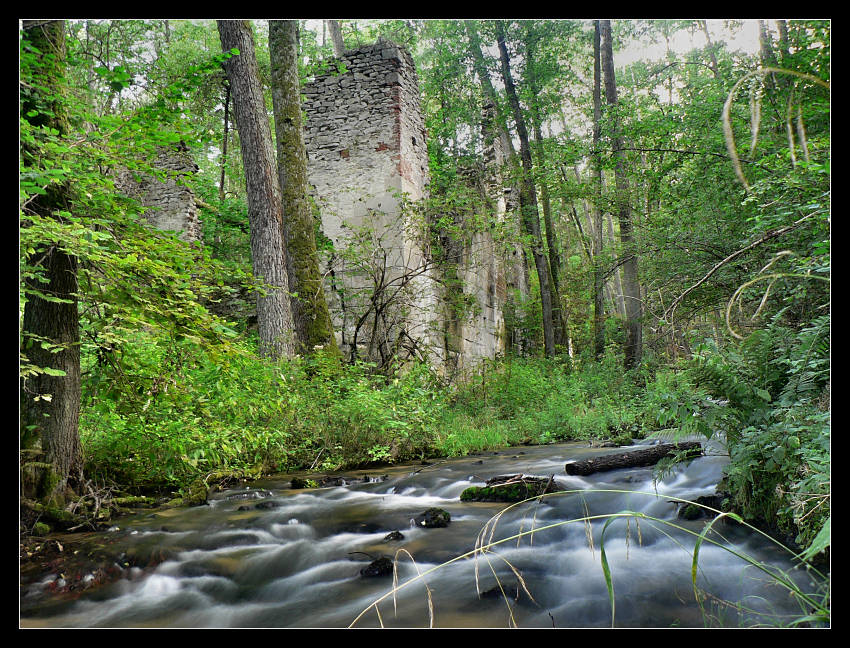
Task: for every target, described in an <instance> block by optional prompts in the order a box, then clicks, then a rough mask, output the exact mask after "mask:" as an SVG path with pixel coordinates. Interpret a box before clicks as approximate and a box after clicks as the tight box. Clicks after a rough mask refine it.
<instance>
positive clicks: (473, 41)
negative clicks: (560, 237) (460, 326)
mask: <svg viewBox="0 0 850 648" xmlns="http://www.w3.org/2000/svg"><path fill="white" fill-rule="evenodd" d="M465 24H466V33H467V36H468V38H469V53H470V54H471V56H472V64H473V68H474V69H475V74H476V75H477V76H478V81H479V83H480V84H481V90H482V93H483V95H484V98H485V102H489V103H490V104H491V105H492V111H489V110H488V109H487V107H486V106H485V119H486V115H487V114H488V113H489V114H491V115H492V120H491V123H489V124H488V125H487V126H488V132H490V133H494V134H495V135H494V137H497V138H498V140H499V144H500V146H501V151H502V152H503V153H504V155H505V156H506V158H507V161H508V162H509V163H510V166H511V167H514V166H515V165H516V164H517V153H516V150H515V149H514V145H513V141H512V139H511V135H510V133H509V132H508V130H507V126H506V125H505V119H504V115H502V114H501V111H500V110H499V99H498V96H497V95H496V90H495V88H494V87H493V83H492V82H491V81H490V74H489V73H488V71H487V64H486V62H485V60H484V53H483V52H482V51H481V40H480V39H479V36H478V30H477V29H476V27H475V23H474V21H472V20H467V21H465ZM503 162H504V160H502V159H494V164H495V165H496V176H497V179H498V181H499V183H500V184H501V183H502V182H505V178H504V177H503V171H502V169H501V166H502V164H503ZM500 188H501V187H500ZM508 189H509V197H507V198H505V211H506V212H507V213H511V212H513V211H514V210H515V208H516V203H517V198H518V196H519V194H520V188H519V185H518V184H517V183H516V181H515V180H511V181H510V185H509V187H508ZM518 225H519V230H520V232H518V233H521V230H522V224H521V223H519V224H518ZM513 256H514V257H516V264H515V267H514V268H513V270H514V272H515V276H516V280H517V289H518V291H519V297H520V301H521V303H525V302H526V301H527V300H528V298H529V292H530V288H529V270H528V259H527V257H526V254H525V249H524V247H523V245H522V243H521V242H515V243H514V244H513ZM512 334H513V337H512V340H511V343H512V344H513V346H515V347H516V349H517V350H518V351H519V352H522V351H524V350H526V349H529V348H530V346H531V344H530V341H529V339H528V336H527V334H526V332H525V331H523V330H521V329H520V328H519V327H517V328H516V329H514V330H513V331H512Z"/></svg>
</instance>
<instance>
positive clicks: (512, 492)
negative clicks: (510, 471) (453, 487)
mask: <svg viewBox="0 0 850 648" xmlns="http://www.w3.org/2000/svg"><path fill="white" fill-rule="evenodd" d="M559 490H562V489H561V488H559V487H558V485H557V484H556V483H555V480H554V478H553V477H529V476H526V475H505V476H500V477H494V478H493V479H490V480H488V481H487V485H486V486H470V487H469V488H467V489H466V490H464V491H463V492H462V493H461V494H460V501H461V502H522V501H523V500H527V499H531V498H532V497H538V496H540V495H543V494H545V493H554V492H557V491H559Z"/></svg>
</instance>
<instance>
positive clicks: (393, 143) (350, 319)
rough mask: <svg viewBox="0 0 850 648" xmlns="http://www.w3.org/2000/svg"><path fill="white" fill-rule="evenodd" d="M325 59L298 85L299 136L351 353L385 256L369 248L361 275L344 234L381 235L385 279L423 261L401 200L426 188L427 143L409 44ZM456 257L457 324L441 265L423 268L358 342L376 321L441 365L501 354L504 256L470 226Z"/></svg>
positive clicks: (367, 351)
mask: <svg viewBox="0 0 850 648" xmlns="http://www.w3.org/2000/svg"><path fill="white" fill-rule="evenodd" d="M328 63H329V68H330V71H329V72H327V73H324V74H321V75H318V76H317V77H316V78H315V79H314V80H313V81H312V82H310V83H308V84H307V85H306V86H305V87H304V89H303V93H304V97H305V101H304V104H303V107H304V110H305V113H306V116H307V119H306V122H305V138H304V139H305V145H306V148H307V166H308V176H309V180H310V183H311V185H312V186H313V188H314V199H315V201H316V203H317V207H318V209H319V211H320V214H321V225H322V231H323V233H324V235H325V236H327V237H328V238H330V239H331V241H332V242H333V244H334V248H335V250H337V254H336V255H334V256H329V257H327V258H326V259H324V261H323V263H324V265H325V267H324V269H323V273H324V274H325V276H327V277H329V282H328V285H329V290H328V291H327V292H326V294H327V297H328V305H329V307H330V309H331V313H332V317H333V318H334V328H335V330H336V331H337V332H338V333H337V334H338V340H337V342H338V343H339V345H340V348H342V349H343V350H345V351H347V352H349V353H350V352H351V348H350V345H351V343H352V337H353V333H354V328H355V327H356V325H357V321H358V320H359V315H360V313H362V312H363V311H364V309H365V308H366V307H367V305H368V303H367V302H365V301H364V298H366V297H367V296H368V295H369V294H370V290H371V289H372V287H373V286H374V281H373V279H372V278H371V276H374V275H375V274H380V270H381V267H382V264H383V256H382V255H376V258H374V259H372V260H374V263H372V264H371V266H370V267H369V268H368V270H369V272H366V273H363V272H362V270H364V267H363V266H365V265H369V264H360V266H361V267H359V268H358V267H354V265H355V264H352V263H351V260H350V259H349V260H347V261H346V260H344V259H343V258H341V257H344V256H346V255H345V254H344V253H342V252H341V251H342V250H344V249H349V250H351V249H352V246H353V245H355V244H354V243H353V242H352V241H353V238H352V232H354V231H357V230H358V228H361V227H363V226H371V227H372V228H373V229H374V230H375V231H376V232H378V233H379V234H380V238H381V241H380V242H378V241H377V240H373V241H372V243H371V246H372V250H374V251H376V252H377V250H379V249H382V250H386V251H387V253H388V254H387V261H386V266H387V269H388V271H389V272H388V276H389V277H391V279H390V280H391V281H392V278H395V279H399V278H400V277H402V276H404V275H405V273H407V274H411V273H418V271H419V270H421V269H422V268H423V267H428V266H429V265H430V264H431V257H430V253H429V249H428V237H427V236H424V235H423V226H424V216H423V215H422V214H421V213H420V212H421V207H420V209H419V210H418V211H417V210H416V209H406V208H405V207H404V205H405V204H406V202H405V201H413V202H415V201H419V200H421V199H423V198H425V197H427V193H428V182H429V176H428V150H427V141H426V132H425V125H424V118H423V114H422V110H421V107H420V98H419V85H418V80H417V77H416V69H415V66H414V63H413V59H412V57H411V56H410V54H409V52H407V50H406V49H405V48H403V47H399V46H398V45H396V44H395V43H392V42H390V41H388V40H384V39H379V40H378V42H376V43H375V44H374V45H368V46H366V47H361V48H359V49H356V50H350V51H347V52H346V53H345V54H344V55H343V56H342V57H340V58H335V59H331V60H330V61H329V62H328ZM340 66H342V67H343V68H344V71H343V72H341V73H340V72H339V71H338V70H339V68H340ZM400 195H404V200H400ZM503 202H504V201H503ZM500 210H501V211H502V212H503V211H504V207H500ZM369 245H370V244H367V247H368V246H369ZM364 252H365V250H364ZM365 256H366V255H364V254H361V258H363V257H365ZM458 257H459V259H460V260H461V261H460V264H459V267H458V271H457V278H458V279H460V280H461V281H462V284H463V286H464V292H465V293H466V294H467V295H472V296H474V298H475V301H476V304H477V308H474V309H473V312H472V313H471V314H469V316H468V317H466V318H465V319H464V320H463V321H453V319H452V316H451V315H449V314H447V312H446V311H447V309H446V308H445V307H444V306H445V304H444V303H443V295H444V292H443V291H444V288H443V287H442V286H441V285H440V283H439V279H440V276H439V274H438V272H439V270H438V269H436V268H433V269H429V270H428V271H427V272H422V273H421V274H417V276H416V277H415V278H413V279H412V281H411V282H410V284H409V285H408V290H407V295H406V297H405V299H403V300H400V301H399V303H398V304H396V308H394V309H393V310H392V313H391V314H390V315H389V317H388V321H386V322H383V321H382V322H378V323H377V324H376V323H375V322H369V323H368V324H367V325H365V326H364V327H362V328H361V330H360V331H359V332H358V337H357V343H358V345H359V344H366V343H367V339H365V338H368V337H369V336H368V334H367V335H364V329H365V330H366V331H371V330H372V328H371V327H372V326H376V327H377V329H380V327H381V326H384V327H385V329H386V330H385V331H384V333H385V334H386V340H387V342H388V344H389V345H390V346H392V345H393V344H395V345H396V346H401V347H405V344H404V342H405V340H407V341H411V340H415V346H416V347H417V349H418V350H419V351H420V352H421V351H423V350H425V349H427V353H425V354H423V355H426V356H427V359H429V360H431V361H432V362H434V363H435V364H438V365H446V364H450V365H451V366H452V367H463V366H468V365H471V364H474V362H475V361H476V360H478V359H481V358H493V357H494V356H495V355H496V354H498V353H502V352H504V350H505V335H504V316H503V313H502V305H503V304H504V302H505V295H506V283H505V272H504V267H503V266H504V262H503V261H502V260H501V259H500V258H499V255H498V253H497V250H496V244H495V242H494V241H493V238H492V236H490V234H489V232H476V233H473V234H471V235H470V236H468V237H467V240H466V242H465V243H464V245H463V249H462V250H459V252H458ZM358 270H359V271H361V272H360V273H359V274H360V276H358ZM357 296H360V302H359V303H357V302H356V298H357ZM402 331H403V333H402ZM402 338H404V339H402ZM367 346H368V345H367ZM357 351H358V355H359V356H360V357H371V358H372V359H375V357H374V351H375V350H374V349H373V348H365V347H364V348H363V349H358V350H357Z"/></svg>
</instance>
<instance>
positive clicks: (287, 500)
mask: <svg viewBox="0 0 850 648" xmlns="http://www.w3.org/2000/svg"><path fill="white" fill-rule="evenodd" d="M605 452H610V450H609V451H606V450H600V449H590V448H587V447H586V446H585V445H584V444H578V443H567V444H558V445H550V446H543V447H529V448H521V449H516V448H511V449H506V450H503V451H500V452H498V453H493V452H487V453H480V454H478V455H477V456H472V457H466V458H462V459H450V460H446V461H434V463H433V464H432V465H429V466H424V467H423V466H422V465H421V464H416V465H413V464H410V465H402V466H393V467H392V468H389V469H377V470H370V471H365V472H364V471H356V472H349V473H346V474H348V475H351V476H357V477H362V476H363V475H364V474H367V475H370V476H372V477H381V476H383V475H388V478H387V479H385V480H380V479H377V480H375V481H372V482H369V483H356V484H350V485H346V486H340V487H333V488H319V489H303V490H293V489H291V488H290V483H289V481H290V478H291V476H280V477H279V478H278V479H274V478H269V479H265V480H263V481H262V482H256V483H253V484H251V485H250V488H247V487H243V488H237V489H233V490H228V491H224V492H220V493H216V494H214V495H213V496H212V497H211V500H210V503H209V505H208V506H200V507H194V508H188V509H179V510H175V509H172V510H166V511H162V512H158V513H154V514H151V513H150V512H147V513H143V514H140V515H139V516H137V517H135V518H130V519H125V520H121V522H120V523H119V524H120V528H119V529H118V530H116V531H114V532H113V533H114V534H118V536H120V537H118V538H117V540H116V541H117V542H118V543H119V544H120V546H121V547H122V548H125V550H126V552H127V554H128V555H130V554H134V552H135V554H144V553H145V552H148V553H151V552H153V551H154V550H156V551H161V550H162V551H166V552H167V556H168V558H167V559H166V560H165V561H164V562H161V563H160V564H158V565H157V566H156V567H154V568H151V569H148V570H145V571H143V570H141V569H139V568H138V567H134V568H129V569H128V570H127V577H125V578H121V579H119V580H117V581H116V582H114V583H112V584H109V585H105V586H102V587H100V588H93V589H92V590H91V591H90V592H85V593H84V594H83V595H81V596H80V597H79V598H76V599H75V600H67V599H60V598H58V597H51V596H50V595H49V594H48V588H47V585H48V584H49V580H50V579H45V580H43V581H42V582H40V583H34V584H32V585H31V586H29V587H27V588H25V589H24V591H23V592H22V597H21V625H22V626H23V627H99V628H110V627H164V628H195V627H214V628H234V627H235V628H261V627H275V628H329V627H348V626H349V625H351V624H352V623H353V624H354V626H355V627H379V626H384V627H388V628H397V627H402V628H411V627H417V628H419V627H428V626H429V625H431V624H433V626H434V627H443V628H447V627H448V628H451V627H454V628H490V627H509V626H512V625H514V624H515V625H516V626H519V627H543V628H552V627H555V628H586V627H610V626H611V625H612V606H611V603H610V600H609V591H608V588H607V587H606V579H605V576H604V571H603V563H602V551H601V550H602V549H603V548H604V551H605V557H606V558H607V562H608V565H609V568H610V578H611V584H612V586H613V593H614V610H613V612H614V614H613V625H614V626H616V627H644V628H646V627H653V628H654V627H705V626H711V627H716V626H722V627H738V626H742V625H743V626H752V625H761V624H767V625H774V624H780V623H782V622H783V621H788V620H790V619H791V618H793V616H794V615H798V614H801V613H802V612H803V611H804V608H803V606H802V605H801V603H800V602H799V601H798V600H797V599H796V598H795V597H794V596H790V595H789V593H788V591H787V590H786V589H784V588H783V587H781V586H779V585H778V584H777V583H776V581H775V579H773V578H771V577H770V576H769V575H768V574H766V573H765V572H764V571H763V570H762V569H760V568H757V567H755V566H752V565H750V564H748V563H747V562H746V561H745V560H744V559H742V558H740V557H739V556H737V555H736V553H737V554H746V555H747V556H750V557H751V558H753V559H755V560H756V561H759V562H760V563H762V564H763V565H764V566H765V567H766V568H767V569H777V570H782V571H784V572H788V573H791V574H792V577H793V578H794V579H795V581H796V582H798V583H799V584H800V586H801V587H802V588H803V589H804V590H806V591H814V589H815V588H816V586H817V583H816V581H815V579H814V576H813V575H812V574H811V573H809V572H807V571H806V570H804V569H801V568H795V567H794V563H793V562H792V561H791V560H790V554H788V553H787V552H785V551H784V550H782V549H781V548H779V547H778V546H776V545H775V544H773V543H771V542H770V541H769V540H767V539H765V538H764V537H762V536H760V535H758V534H756V533H754V532H752V531H750V530H747V529H745V528H743V527H741V526H740V525H737V524H734V523H733V524H723V523H722V522H720V521H719V522H717V523H716V524H715V526H714V527H713V529H714V531H712V532H711V534H710V535H708V538H709V539H712V540H714V541H716V542H719V543H721V544H722V545H723V546H717V545H716V544H713V543H712V542H710V541H709V540H706V541H705V542H703V543H702V545H701V547H700V549H699V560H698V576H697V585H698V590H699V594H700V597H701V605H700V604H698V603H697V599H696V595H695V591H694V585H693V583H692V580H691V567H692V564H693V552H694V547H695V543H696V540H697V538H696V535H698V534H699V533H700V532H701V531H702V530H703V529H704V528H705V525H706V524H708V520H706V519H699V520H693V521H685V520H682V519H678V518H677V504H676V502H675V501H674V500H672V499H671V498H682V499H695V498H697V497H699V496H702V495H710V494H713V492H714V489H715V486H716V484H717V482H718V481H719V479H720V478H721V476H722V468H723V466H724V465H725V463H726V461H728V459H727V458H726V457H724V456H722V454H720V453H719V452H717V453H713V452H712V451H711V450H709V451H708V453H707V456H704V457H700V458H698V459H695V460H693V461H692V462H690V464H689V465H687V466H683V467H679V468H677V469H675V470H674V471H673V473H672V474H671V475H670V476H668V477H666V478H665V479H663V480H660V481H657V482H655V481H653V477H652V469H651V468H634V469H620V470H614V471H610V472H605V473H598V474H595V475H591V476H588V477H574V476H568V475H566V474H565V472H564V464H565V463H566V462H567V461H570V460H573V459H581V458H586V457H589V456H593V455H596V454H603V453H605ZM516 473H523V474H526V475H536V476H549V475H552V474H554V476H555V479H556V481H557V483H558V485H559V486H560V487H561V488H563V489H566V490H567V491H573V492H567V493H561V494H555V495H548V496H546V497H545V498H543V499H542V501H533V502H530V503H526V504H522V505H519V506H515V507H513V508H511V509H510V510H508V511H506V512H505V513H504V514H503V515H502V516H501V517H500V518H499V519H498V521H497V523H496V524H495V528H493V526H494V525H493V524H490V525H489V526H488V528H487V533H486V539H487V540H489V541H491V542H498V541H499V540H503V539H505V538H509V537H511V536H514V535H515V534H518V533H521V532H527V531H529V530H532V529H535V530H536V531H535V533H534V534H532V535H525V536H523V537H521V538H519V539H516V538H514V539H512V540H509V541H505V542H500V543H498V544H495V545H494V546H492V547H491V548H490V550H489V551H488V552H487V553H484V554H482V553H478V554H476V555H470V556H469V557H465V558H460V559H458V560H454V561H452V559H455V558H458V557H459V556H462V555H463V554H465V553H467V552H471V551H472V550H473V549H475V547H476V541H477V538H478V537H479V533H480V532H481V531H482V529H483V528H484V527H485V525H486V524H487V523H488V520H490V519H491V518H492V516H494V515H496V514H497V513H499V511H501V510H503V509H505V508H506V507H507V506H508V505H506V504H499V503H465V502H461V501H460V500H459V496H460V493H461V492H462V491H463V490H464V489H465V488H467V487H469V486H471V485H479V486H480V485H483V483H484V481H485V480H487V479H489V478H491V477H495V476H498V475H507V474H516ZM599 490H603V491H604V490H611V491H627V492H597V491H599ZM260 502H264V503H265V505H266V506H267V507H268V508H256V505H257V504H258V503H260ZM240 507H241V508H242V509H243V510H239V509H240ZM430 507H439V508H442V509H445V510H446V511H448V512H449V513H450V514H451V523H450V524H449V526H448V527H445V528H423V527H419V526H416V525H415V524H412V521H413V519H414V518H415V517H416V516H417V515H419V514H420V513H422V512H423V511H424V510H425V509H427V508H430ZM625 511H632V512H637V513H640V514H642V515H644V516H646V517H643V518H635V517H630V516H623V517H618V518H615V519H614V518H610V517H598V518H597V519H595V520H594V521H593V522H592V524H591V526H590V529H588V527H587V526H586V525H585V523H584V522H582V521H576V520H580V518H583V517H585V516H588V515H589V516H610V515H613V514H617V513H622V512H625ZM650 518H656V519H658V520H663V521H666V522H667V523H668V524H665V523H662V522H658V521H655V520H652V519H650ZM608 520H612V521H611V522H610V524H609V525H608V527H607V528H606V529H605V530H604V538H603V537H602V535H603V527H604V526H605V524H606V521H608ZM673 525H677V526H679V527H683V528H684V529H687V530H690V531H691V532H692V533H691V534H689V533H687V532H686V531H683V530H678V529H676V528H675V527H674V526H673ZM491 529H492V535H491V534H490V531H491ZM393 530H399V531H401V533H402V534H403V535H404V538H403V539H401V540H386V539H385V538H386V536H387V534H388V533H390V532H391V531H393ZM721 535H722V538H721ZM400 550H403V551H400ZM733 552H734V553H733ZM380 556H386V557H388V558H390V559H397V570H398V585H399V586H400V589H399V590H398V592H397V593H396V596H395V597H393V596H392V595H390V596H387V597H386V598H384V599H383V600H382V601H381V602H380V603H379V604H378V605H377V611H376V609H375V608H374V607H372V608H370V606H371V605H372V604H373V603H374V602H375V601H376V600H378V599H379V598H381V597H383V596H385V595H386V594H387V593H388V592H390V590H391V589H392V586H393V577H392V575H387V576H383V577H374V578H366V577H363V576H361V574H360V570H361V569H363V568H364V567H366V566H367V565H368V564H369V563H370V562H372V560H374V559H376V558H378V557H380ZM449 561H452V562H449ZM444 563H448V564H444ZM439 565H443V566H441V567H438V566H439ZM431 570H433V571H431ZM418 573H424V574H425V575H424V576H423V577H422V578H421V579H418V580H414V579H415V577H416V576H417V574H418ZM517 574H519V578H521V585H520V588H519V589H520V592H519V596H517V583H518V576H517ZM53 578H56V576H54V577H53ZM405 583H408V584H405ZM500 584H501V587H502V589H503V590H504V592H505V594H506V595H502V594H501V590H500V589H499V586H500ZM525 590H527V591H525ZM364 611H365V613H364V614H362V615H361V613H363V612H364Z"/></svg>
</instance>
